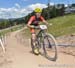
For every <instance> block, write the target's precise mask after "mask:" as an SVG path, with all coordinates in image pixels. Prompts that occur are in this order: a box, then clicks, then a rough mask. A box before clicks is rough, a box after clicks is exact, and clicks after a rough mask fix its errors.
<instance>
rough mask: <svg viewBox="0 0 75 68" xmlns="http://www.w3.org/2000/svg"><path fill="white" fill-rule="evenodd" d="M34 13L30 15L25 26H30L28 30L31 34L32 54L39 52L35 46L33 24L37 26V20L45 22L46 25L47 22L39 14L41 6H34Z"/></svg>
mask: <svg viewBox="0 0 75 68" xmlns="http://www.w3.org/2000/svg"><path fill="white" fill-rule="evenodd" d="M34 12H35V15H33V16H31V17H30V19H29V21H28V24H27V26H28V27H29V28H30V32H31V34H32V37H31V38H32V41H33V48H34V49H33V53H34V54H39V50H38V49H37V48H35V39H36V34H35V29H34V27H35V26H39V22H40V21H42V22H43V23H45V24H46V25H47V24H48V22H47V21H46V20H45V19H44V18H43V17H42V16H41V13H42V9H41V8H35V10H34Z"/></svg>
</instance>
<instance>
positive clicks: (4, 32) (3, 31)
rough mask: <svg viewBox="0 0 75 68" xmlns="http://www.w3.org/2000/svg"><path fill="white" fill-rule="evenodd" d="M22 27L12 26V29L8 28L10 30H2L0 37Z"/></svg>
mask: <svg viewBox="0 0 75 68" xmlns="http://www.w3.org/2000/svg"><path fill="white" fill-rule="evenodd" d="M22 27H23V25H16V26H13V27H10V28H6V29H3V30H1V31H0V36H3V35H5V34H7V33H9V32H13V31H16V30H19V29H21V28H22Z"/></svg>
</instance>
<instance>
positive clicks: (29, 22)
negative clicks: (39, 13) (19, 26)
mask: <svg viewBox="0 0 75 68" xmlns="http://www.w3.org/2000/svg"><path fill="white" fill-rule="evenodd" d="M32 21H33V17H31V18H30V19H29V21H28V24H27V26H28V27H29V28H33V26H31V23H32Z"/></svg>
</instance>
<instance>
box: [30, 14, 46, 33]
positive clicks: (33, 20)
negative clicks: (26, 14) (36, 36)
mask: <svg viewBox="0 0 75 68" xmlns="http://www.w3.org/2000/svg"><path fill="white" fill-rule="evenodd" d="M44 20H45V19H44V18H43V17H42V16H40V17H39V18H37V17H36V16H35V15H34V16H32V17H31V18H30V19H29V22H30V25H34V26H38V25H39V22H40V21H44ZM30 32H31V33H35V29H34V28H30Z"/></svg>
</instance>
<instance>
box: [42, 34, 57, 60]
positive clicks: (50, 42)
mask: <svg viewBox="0 0 75 68" xmlns="http://www.w3.org/2000/svg"><path fill="white" fill-rule="evenodd" d="M43 50H44V56H45V57H46V58H47V59H49V60H53V61H56V59H57V42H56V40H55V38H54V36H53V35H51V34H46V35H45V36H44V39H43Z"/></svg>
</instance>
